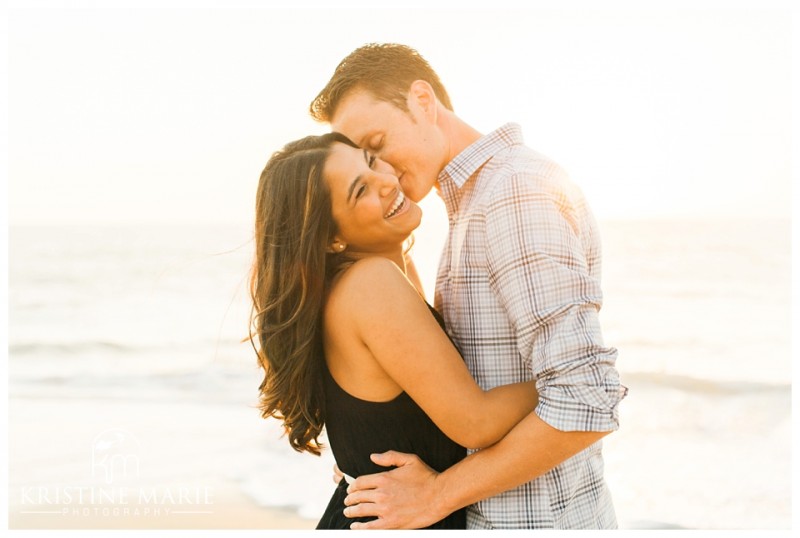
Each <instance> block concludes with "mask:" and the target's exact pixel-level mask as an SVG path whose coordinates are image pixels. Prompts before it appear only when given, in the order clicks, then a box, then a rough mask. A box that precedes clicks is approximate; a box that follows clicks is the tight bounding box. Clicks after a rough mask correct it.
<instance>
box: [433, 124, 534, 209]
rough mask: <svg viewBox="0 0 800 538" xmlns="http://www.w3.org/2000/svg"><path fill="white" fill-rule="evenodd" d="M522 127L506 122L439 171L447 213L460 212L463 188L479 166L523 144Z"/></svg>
mask: <svg viewBox="0 0 800 538" xmlns="http://www.w3.org/2000/svg"><path fill="white" fill-rule="evenodd" d="M523 143H524V142H523V139H522V128H521V127H520V126H519V125H517V124H516V123H506V124H505V125H503V126H502V127H500V128H499V129H497V130H495V131H492V132H491V133H489V134H487V135H485V136H482V137H481V138H479V139H478V140H476V141H475V142H473V143H472V144H470V145H469V146H467V147H466V148H465V149H464V150H463V151H462V152H461V153H459V154H458V155H456V157H455V158H454V159H453V160H452V161H450V162H449V163H448V164H447V166H445V167H444V170H442V171H441V173H439V178H438V180H439V195H440V196H441V197H442V200H444V204H445V206H446V208H447V214H448V215H453V214H455V212H456V211H458V200H459V198H460V190H461V188H462V187H463V186H464V184H465V183H466V182H467V180H468V179H469V178H470V177H472V176H473V175H474V174H475V172H477V171H478V169H479V168H480V167H481V166H483V165H484V164H486V162H487V161H489V160H490V159H491V158H492V157H494V156H495V155H496V154H497V153H498V152H500V151H502V150H504V149H506V148H509V147H511V146H515V145H521V144H523Z"/></svg>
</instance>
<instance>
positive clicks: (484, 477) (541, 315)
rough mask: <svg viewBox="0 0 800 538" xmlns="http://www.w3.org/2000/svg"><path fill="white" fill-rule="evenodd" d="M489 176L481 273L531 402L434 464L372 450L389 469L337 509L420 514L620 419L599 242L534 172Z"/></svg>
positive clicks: (570, 452) (521, 473)
mask: <svg viewBox="0 0 800 538" xmlns="http://www.w3.org/2000/svg"><path fill="white" fill-rule="evenodd" d="M499 185H500V187H499V188H498V189H497V190H496V191H495V192H494V193H493V195H492V197H493V202H492V203H491V204H490V206H489V207H488V210H487V212H486V214H485V219H486V221H485V222H486V236H487V237H491V238H492V240H491V241H489V242H488V244H487V245H486V249H487V259H488V264H489V266H488V272H489V280H490V282H491V283H492V287H493V290H494V291H495V293H496V294H497V297H498V299H499V300H500V301H501V303H502V304H503V307H504V310H505V311H506V313H507V315H508V317H509V319H510V320H512V323H513V324H514V327H515V329H516V335H517V350H518V352H519V355H520V357H521V358H522V359H523V360H524V361H525V364H526V365H527V366H528V367H529V368H530V369H531V371H532V373H533V374H534V377H535V378H536V379H537V389H538V391H539V394H540V398H539V405H538V406H537V408H536V412H535V414H531V415H529V416H528V417H526V418H525V419H523V421H522V422H520V423H519V424H518V425H517V426H516V427H515V428H514V429H513V430H512V431H511V432H510V433H509V434H508V435H507V436H506V437H505V438H504V439H502V440H501V441H500V442H499V443H497V444H496V445H494V446H492V447H490V448H487V449H484V450H482V451H480V452H478V453H476V454H473V455H471V456H469V457H468V458H467V459H465V460H464V461H463V462H461V463H459V464H457V465H456V466H454V467H452V468H451V469H448V470H447V471H445V472H444V473H442V474H441V475H437V474H435V473H433V472H432V471H431V470H430V469H428V468H427V466H425V465H424V464H422V462H421V461H420V460H419V459H418V458H416V457H415V456H410V455H402V454H398V453H390V455H388V456H383V457H382V458H377V459H375V460H374V461H376V463H380V464H381V465H395V466H398V469H395V470H392V471H389V472H386V473H381V474H380V475H374V476H370V477H361V478H359V480H358V481H356V484H354V485H353V486H351V488H350V491H352V492H353V494H351V495H350V496H349V497H348V499H347V501H346V504H354V503H362V504H360V505H359V506H358V508H356V507H352V508H348V512H347V515H348V516H350V515H352V516H360V515H372V516H378V517H379V519H378V520H377V521H374V522H370V523H368V524H359V526H358V528H388V527H395V526H401V527H405V528H410V527H417V526H418V525H422V526H424V525H427V524H430V523H432V522H434V521H437V520H438V519H441V517H443V516H445V515H447V514H448V513H450V512H451V511H452V510H455V509H458V508H460V507H463V506H466V505H468V504H471V503H473V502H476V501H478V500H481V499H485V498H487V497H490V496H493V495H496V494H498V493H500V492H503V491H506V490H508V489H511V488H514V487H516V486H519V485H520V484H523V483H525V482H528V481H530V480H532V479H534V478H536V477H538V476H541V475H542V474H544V473H546V472H548V471H549V470H551V469H552V468H553V467H555V466H557V465H558V464H560V463H561V462H563V461H564V460H566V459H568V458H570V457H571V456H574V455H575V454H577V453H578V452H580V451H582V450H584V449H585V448H587V447H589V446H590V445H592V444H594V443H595V442H597V441H598V440H599V439H601V438H602V437H604V436H605V435H607V434H608V433H609V432H611V431H613V430H616V429H617V427H618V422H617V404H618V403H619V400H621V399H622V397H623V396H624V392H625V391H624V388H622V387H621V386H620V385H619V378H618V375H617V372H616V370H615V368H614V362H615V359H616V350H614V349H613V348H606V347H604V346H603V343H602V336H601V333H600V327H599V323H598V319H597V313H598V309H599V305H600V303H601V301H602V293H601V291H600V286H599V279H598V278H597V276H596V275H595V274H594V273H595V271H593V269H592V267H593V264H594V263H596V262H597V261H599V260H596V257H597V255H598V254H599V249H598V250H595V245H591V246H590V247H589V248H587V240H589V239H590V238H591V237H592V232H593V229H592V224H591V223H589V222H588V215H587V214H585V213H584V212H582V211H577V210H576V208H575V207H573V206H572V205H571V201H570V197H569V196H565V195H563V196H562V194H561V193H560V192H555V191H554V190H553V188H552V185H553V184H552V183H550V182H548V181H539V178H537V177H531V176H526V175H519V176H514V177H512V178H510V180H508V181H504V182H502V183H500V184H499ZM587 234H588V235H587ZM359 490H360V491H359ZM357 491H359V493H358V494H357V493H356V492H357Z"/></svg>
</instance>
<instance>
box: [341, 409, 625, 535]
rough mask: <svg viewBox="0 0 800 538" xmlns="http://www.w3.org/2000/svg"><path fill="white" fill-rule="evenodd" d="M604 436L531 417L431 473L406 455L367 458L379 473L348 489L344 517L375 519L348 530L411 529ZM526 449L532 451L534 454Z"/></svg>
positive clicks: (520, 480) (530, 474) (543, 469)
mask: <svg viewBox="0 0 800 538" xmlns="http://www.w3.org/2000/svg"><path fill="white" fill-rule="evenodd" d="M608 433H610V432H562V431H560V430H557V429H555V428H553V427H552V426H550V425H548V424H547V423H546V422H544V421H543V420H542V419H540V418H539V417H538V416H536V414H535V413H531V414H530V415H528V417H526V418H525V419H523V420H522V421H521V422H520V423H519V424H517V426H516V427H514V429H512V430H511V431H510V432H509V433H508V435H506V436H505V438H503V439H502V440H501V441H500V442H499V443H497V444H495V445H493V446H491V447H489V448H485V449H483V450H480V451H479V452H475V453H473V454H471V455H470V456H468V457H467V458H466V459H464V460H462V461H461V462H459V463H458V464H456V465H454V466H453V467H450V468H449V469H447V470H446V471H445V472H443V473H441V474H437V473H436V472H435V471H433V470H432V469H430V468H429V467H428V466H427V465H425V464H424V463H423V462H422V460H420V459H419V458H418V457H417V456H414V455H412V454H403V453H400V452H386V453H384V454H379V455H376V456H373V457H372V460H373V461H374V462H375V463H378V464H379V465H383V466H397V469H393V470H391V471H387V472H385V473H379V474H373V475H365V476H362V477H359V478H357V479H356V481H355V483H354V484H352V485H351V486H350V487H349V488H348V492H350V494H349V495H348V496H347V498H346V499H345V504H346V505H347V506H348V508H346V509H345V512H344V513H345V515H346V516H347V517H361V516H377V517H378V519H376V520H374V521H370V522H367V523H358V522H356V523H353V524H352V525H351V528H353V529H417V528H422V527H426V526H428V525H431V524H432V523H435V522H436V521H439V520H440V519H442V518H444V517H446V516H447V515H448V514H451V513H452V512H454V511H456V510H458V509H459V508H463V507H464V506H467V505H469V504H472V503H475V502H477V501H480V500H482V499H486V498H488V497H492V496H494V495H497V494H499V493H502V492H503V491H507V490H509V489H513V488H515V487H517V486H519V485H521V484H524V483H526V482H529V481H531V480H533V479H535V478H537V477H538V476H541V475H542V474H544V473H546V472H547V471H549V470H550V469H552V468H553V467H555V466H557V465H558V464H560V463H561V462H563V461H565V460H567V459H568V458H570V457H571V456H574V455H575V454H577V453H578V452H580V451H582V450H584V449H585V448H587V447H589V446H590V445H592V444H593V443H595V442H597V441H599V440H600V439H601V438H602V437H604V436H605V435H607V434H608ZM530 447H535V455H533V454H532V451H531V450H530Z"/></svg>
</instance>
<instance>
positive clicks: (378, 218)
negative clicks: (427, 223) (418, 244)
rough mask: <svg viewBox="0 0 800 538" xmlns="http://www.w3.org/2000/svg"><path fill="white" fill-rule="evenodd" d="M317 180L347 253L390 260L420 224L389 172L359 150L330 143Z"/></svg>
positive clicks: (419, 216) (419, 215) (413, 206)
mask: <svg viewBox="0 0 800 538" xmlns="http://www.w3.org/2000/svg"><path fill="white" fill-rule="evenodd" d="M323 177H324V178H325V182H326V183H327V185H328V188H329V189H330V193H331V206H332V213H333V220H334V221H335V222H336V226H337V228H338V230H339V231H338V233H337V234H336V239H337V240H338V241H339V242H340V243H343V244H345V245H347V250H348V252H351V253H373V254H381V253H387V254H393V253H396V251H397V249H398V248H402V245H403V241H405V240H406V238H408V236H409V235H410V234H411V232H412V231H414V229H416V228H417V226H419V223H420V220H421V219H422V210H420V208H419V206H417V204H415V203H414V202H412V201H411V199H409V198H406V196H405V195H404V194H403V191H402V190H401V187H400V183H399V182H398V181H397V177H396V176H395V173H394V169H393V168H392V167H391V166H389V165H388V164H387V163H385V162H384V161H381V160H380V159H378V158H376V157H375V156H374V155H372V154H371V153H369V152H367V151H366V150H363V149H360V148H354V147H351V146H348V145H346V144H340V143H335V144H334V145H333V146H332V147H331V152H330V154H329V156H328V159H327V160H326V161H325V167H324V169H323Z"/></svg>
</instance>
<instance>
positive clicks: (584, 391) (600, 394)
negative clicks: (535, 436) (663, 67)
mask: <svg viewBox="0 0 800 538" xmlns="http://www.w3.org/2000/svg"><path fill="white" fill-rule="evenodd" d="M605 381H606V383H604V384H603V385H600V386H596V385H547V386H543V387H537V388H538V390H539V404H538V405H537V406H536V414H537V415H538V416H539V418H541V419H542V420H543V421H545V422H546V423H548V424H549V425H550V426H552V427H554V428H555V429H557V430H561V431H565V432H566V431H588V432H607V431H615V430H618V429H619V402H621V401H622V399H623V398H625V396H626V395H627V394H628V388H627V387H625V386H623V385H621V384H620V383H619V376H617V375H616V372H615V373H614V374H610V375H608V376H607V377H606V380H605Z"/></svg>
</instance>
